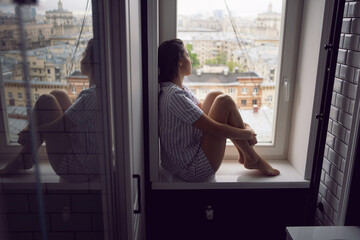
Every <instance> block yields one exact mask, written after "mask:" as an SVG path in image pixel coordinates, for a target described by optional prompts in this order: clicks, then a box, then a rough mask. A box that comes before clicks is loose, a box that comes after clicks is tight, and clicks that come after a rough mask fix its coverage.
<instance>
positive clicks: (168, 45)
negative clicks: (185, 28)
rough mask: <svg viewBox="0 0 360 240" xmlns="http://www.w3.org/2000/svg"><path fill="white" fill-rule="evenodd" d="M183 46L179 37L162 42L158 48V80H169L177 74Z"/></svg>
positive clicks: (182, 54) (183, 50) (183, 49)
mask: <svg viewBox="0 0 360 240" xmlns="http://www.w3.org/2000/svg"><path fill="white" fill-rule="evenodd" d="M184 53H185V47H184V43H183V41H182V40H180V39H172V40H168V41H165V42H163V43H162V44H161V45H160V47H159V49H158V67H159V71H160V72H159V82H170V81H171V80H172V79H173V78H174V77H175V76H176V75H177V74H178V62H179V60H180V59H181V58H182V57H183V56H184Z"/></svg>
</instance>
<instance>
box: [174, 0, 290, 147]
mask: <svg viewBox="0 0 360 240" xmlns="http://www.w3.org/2000/svg"><path fill="white" fill-rule="evenodd" d="M177 2H178V7H177V11H178V13H177V15H178V16H177V21H178V22H177V37H178V38H180V39H182V40H183V41H184V43H185V45H186V47H187V49H188V51H189V53H190V57H191V60H192V62H193V64H192V66H193V74H192V75H190V76H188V77H187V79H186V80H185V81H184V84H185V85H186V86H187V87H189V88H191V89H192V91H193V92H194V93H197V97H198V98H199V99H200V100H204V98H205V96H206V94H207V93H209V92H210V91H214V90H218V89H221V91H223V92H224V93H226V94H229V95H230V96H231V97H232V98H233V100H234V101H235V103H236V105H237V107H238V108H239V111H240V113H241V115H242V117H243V119H244V121H245V122H246V123H248V124H250V126H251V127H252V128H253V129H254V130H255V132H256V133H257V134H258V135H257V137H258V141H259V143H272V140H273V135H274V132H273V126H274V125H275V124H273V123H274V122H273V121H274V119H275V116H274V112H275V111H274V108H276V106H275V105H274V104H275V101H273V99H275V98H276V96H275V93H276V91H275V86H276V81H278V80H277V74H278V72H279V68H278V58H279V51H280V49H279V42H280V38H281V36H280V32H281V29H280V27H281V16H282V13H281V11H282V2H283V1H282V0H254V1H246V0H227V1H223V0H198V1H191V0H178V1H177Z"/></svg>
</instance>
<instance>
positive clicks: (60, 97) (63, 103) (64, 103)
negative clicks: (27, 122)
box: [50, 90, 73, 113]
mask: <svg viewBox="0 0 360 240" xmlns="http://www.w3.org/2000/svg"><path fill="white" fill-rule="evenodd" d="M50 94H51V95H53V96H54V97H55V98H56V100H57V102H58V103H59V105H60V108H61V110H62V111H63V113H64V112H65V111H66V110H67V109H68V108H69V107H70V106H71V105H72V104H73V103H72V102H71V99H70V97H69V95H67V93H66V92H64V91H60V90H53V91H51V92H50Z"/></svg>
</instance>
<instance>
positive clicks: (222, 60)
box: [205, 51, 227, 65]
mask: <svg viewBox="0 0 360 240" xmlns="http://www.w3.org/2000/svg"><path fill="white" fill-rule="evenodd" d="M226 60H227V54H226V52H224V51H220V52H218V54H217V55H216V57H214V58H212V59H207V60H206V61H205V64H211V65H213V64H222V65H226Z"/></svg>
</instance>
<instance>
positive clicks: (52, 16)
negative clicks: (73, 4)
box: [45, 0, 74, 36]
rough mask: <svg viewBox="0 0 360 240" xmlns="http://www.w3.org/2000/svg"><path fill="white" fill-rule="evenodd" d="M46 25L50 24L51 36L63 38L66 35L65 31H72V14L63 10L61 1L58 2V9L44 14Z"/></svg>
mask: <svg viewBox="0 0 360 240" xmlns="http://www.w3.org/2000/svg"><path fill="white" fill-rule="evenodd" d="M45 17H46V23H49V24H52V25H53V29H52V32H51V33H52V35H55V36H63V35H66V34H68V32H67V29H72V27H73V25H74V17H73V13H72V12H69V11H68V10H64V9H63V6H62V2H61V0H59V2H58V8H57V9H55V10H50V11H46V12H45Z"/></svg>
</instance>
